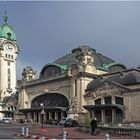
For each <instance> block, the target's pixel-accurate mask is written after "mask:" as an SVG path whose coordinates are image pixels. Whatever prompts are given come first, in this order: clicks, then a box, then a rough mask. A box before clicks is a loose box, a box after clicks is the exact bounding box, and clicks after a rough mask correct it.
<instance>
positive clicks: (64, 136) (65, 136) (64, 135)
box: [63, 129, 67, 140]
mask: <svg viewBox="0 0 140 140" xmlns="http://www.w3.org/2000/svg"><path fill="white" fill-rule="evenodd" d="M66 138H67V131H66V130H65V129H63V140H66Z"/></svg>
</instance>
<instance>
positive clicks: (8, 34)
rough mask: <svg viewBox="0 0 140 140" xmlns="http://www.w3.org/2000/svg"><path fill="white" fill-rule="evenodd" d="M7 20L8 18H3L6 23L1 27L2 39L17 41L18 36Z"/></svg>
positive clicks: (0, 34)
mask: <svg viewBox="0 0 140 140" xmlns="http://www.w3.org/2000/svg"><path fill="white" fill-rule="evenodd" d="M7 18H8V17H7V16H4V17H3V19H4V22H5V23H4V24H3V25H1V26H0V37H3V38H6V39H11V40H16V34H15V32H14V30H13V28H12V27H11V26H9V25H8V24H7V23H6V21H7Z"/></svg>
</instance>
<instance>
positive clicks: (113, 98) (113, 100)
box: [112, 96, 115, 104]
mask: <svg viewBox="0 0 140 140" xmlns="http://www.w3.org/2000/svg"><path fill="white" fill-rule="evenodd" d="M112 104H115V97H114V96H112Z"/></svg>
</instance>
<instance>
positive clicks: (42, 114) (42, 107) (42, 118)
mask: <svg viewBox="0 0 140 140" xmlns="http://www.w3.org/2000/svg"><path fill="white" fill-rule="evenodd" d="M40 107H41V113H40V114H41V127H42V128H43V120H44V115H45V114H46V113H45V111H44V104H43V103H41V104H40Z"/></svg>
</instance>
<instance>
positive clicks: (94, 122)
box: [90, 118, 97, 136]
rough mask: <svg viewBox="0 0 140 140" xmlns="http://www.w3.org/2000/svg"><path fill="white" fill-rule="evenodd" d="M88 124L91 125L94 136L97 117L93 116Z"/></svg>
mask: <svg viewBox="0 0 140 140" xmlns="http://www.w3.org/2000/svg"><path fill="white" fill-rule="evenodd" d="M90 125H91V134H92V135H95V136H96V133H97V119H96V118H94V119H93V120H92V121H91V123H90Z"/></svg>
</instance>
